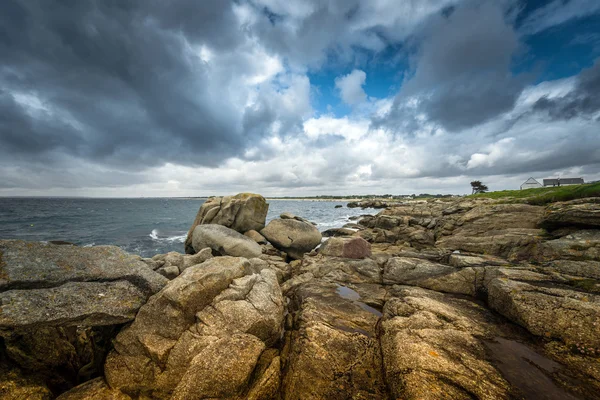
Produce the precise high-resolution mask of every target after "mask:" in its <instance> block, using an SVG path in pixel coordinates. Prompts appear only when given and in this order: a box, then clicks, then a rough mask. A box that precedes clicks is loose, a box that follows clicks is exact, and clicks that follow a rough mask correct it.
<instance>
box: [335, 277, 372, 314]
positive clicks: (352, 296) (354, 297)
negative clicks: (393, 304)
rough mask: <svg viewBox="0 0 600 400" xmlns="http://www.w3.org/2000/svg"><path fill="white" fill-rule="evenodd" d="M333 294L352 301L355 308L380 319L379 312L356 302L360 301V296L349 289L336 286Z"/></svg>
mask: <svg viewBox="0 0 600 400" xmlns="http://www.w3.org/2000/svg"><path fill="white" fill-rule="evenodd" d="M335 292H336V293H337V294H339V295H340V297H342V298H344V299H348V300H351V301H353V302H354V303H355V304H356V305H357V306H359V307H360V308H362V309H363V310H365V311H367V312H370V313H371V314H374V315H376V316H378V317H381V316H382V315H383V314H381V312H380V311H379V310H377V309H375V308H373V307H371V306H369V305H367V304H365V303H363V302H361V301H358V300H360V294H358V293H357V292H356V291H354V290H352V289H350V288H349V287H346V286H341V285H338V287H337V289H336V290H335Z"/></svg>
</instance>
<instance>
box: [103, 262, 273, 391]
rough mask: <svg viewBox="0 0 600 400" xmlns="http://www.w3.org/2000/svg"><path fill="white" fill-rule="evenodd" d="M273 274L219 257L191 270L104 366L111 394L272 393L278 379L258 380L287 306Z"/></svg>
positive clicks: (148, 308) (120, 340)
mask: <svg viewBox="0 0 600 400" xmlns="http://www.w3.org/2000/svg"><path fill="white" fill-rule="evenodd" d="M266 266H267V264H266V263H264V264H252V263H250V262H249V261H248V260H246V259H243V258H232V257H217V258H213V259H211V260H208V261H206V262H205V263H203V264H201V265H198V266H195V267H191V268H188V269H187V270H185V271H184V272H183V273H182V274H181V275H180V276H179V277H178V278H176V279H175V280H173V281H171V282H170V283H169V284H168V285H167V286H166V287H165V288H164V289H163V290H162V291H161V292H159V293H158V294H156V295H155V296H153V297H152V298H151V299H150V300H149V301H148V303H147V304H146V305H144V306H143V307H142V309H141V310H140V312H139V314H138V316H137V318H136V320H135V321H134V322H133V323H132V324H131V325H130V326H129V327H127V328H126V329H124V330H123V331H122V332H121V333H120V334H119V335H118V336H117V339H116V341H115V347H114V350H113V352H112V353H111V354H110V355H109V357H108V358H107V361H106V365H105V373H106V379H107V381H108V384H109V385H110V387H111V388H113V389H119V390H120V391H122V392H125V393H129V394H135V395H145V396H150V397H151V398H157V399H169V398H171V399H188V398H239V397H243V396H247V397H244V398H251V397H252V396H256V393H257V392H261V391H264V390H266V391H268V390H269V388H268V385H270V384H272V383H273V381H272V379H275V378H274V377H272V376H271V375H272V374H274V373H276V371H271V370H270V368H269V366H267V367H266V368H265V370H264V373H263V374H262V375H260V374H257V375H258V376H256V375H253V374H252V373H253V371H255V368H256V366H257V365H258V364H259V362H260V360H261V356H262V355H263V353H264V352H265V349H266V348H268V347H269V346H271V345H273V344H274V343H275V341H276V340H277V339H278V338H279V337H280V335H281V328H282V321H283V298H282V296H281V290H280V288H279V285H278V283H277V277H276V274H275V272H273V271H272V270H271V269H269V268H267V267H266ZM261 268H262V269H261ZM263 361H264V360H263ZM273 362H275V363H276V361H274V357H270V358H269V362H268V364H271V363H273ZM277 372H278V371H277ZM266 373H268V374H270V376H271V378H272V379H267V378H268V377H266V376H265V375H264V374H266ZM276 375H277V374H276ZM277 376H278V375H277ZM278 379H279V378H278V377H277V379H275V381H276V382H278Z"/></svg>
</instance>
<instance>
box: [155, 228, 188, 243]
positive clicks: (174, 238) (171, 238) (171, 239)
mask: <svg viewBox="0 0 600 400" xmlns="http://www.w3.org/2000/svg"><path fill="white" fill-rule="evenodd" d="M148 236H150V237H151V238H152V240H157V241H160V242H167V243H175V242H179V243H183V242H185V238H186V237H187V234H184V235H174V236H167V237H159V236H158V229H152V232H151V233H150V234H149V235H148Z"/></svg>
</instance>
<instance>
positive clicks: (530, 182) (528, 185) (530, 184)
mask: <svg viewBox="0 0 600 400" xmlns="http://www.w3.org/2000/svg"><path fill="white" fill-rule="evenodd" d="M541 187H542V184H541V183H539V182H538V181H536V180H535V179H533V178H529V179H527V180H526V181H525V182H523V184H522V185H521V190H523V189H533V188H541Z"/></svg>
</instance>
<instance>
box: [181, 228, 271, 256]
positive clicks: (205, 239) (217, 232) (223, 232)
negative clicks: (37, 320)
mask: <svg viewBox="0 0 600 400" xmlns="http://www.w3.org/2000/svg"><path fill="white" fill-rule="evenodd" d="M192 246H193V247H194V250H195V251H200V250H202V249H205V248H207V247H208V248H210V249H212V250H213V251H214V252H216V253H217V254H220V255H224V256H233V257H246V258H253V257H258V256H260V255H261V254H262V249H261V247H260V246H259V245H258V243H256V242H255V241H254V240H252V239H250V238H249V237H247V236H244V235H242V234H241V233H239V232H236V231H234V230H233V229H229V228H227V227H225V226H222V225H215V224H209V225H198V226H197V227H196V229H194V233H193V240H192Z"/></svg>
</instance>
